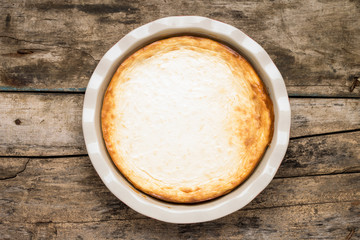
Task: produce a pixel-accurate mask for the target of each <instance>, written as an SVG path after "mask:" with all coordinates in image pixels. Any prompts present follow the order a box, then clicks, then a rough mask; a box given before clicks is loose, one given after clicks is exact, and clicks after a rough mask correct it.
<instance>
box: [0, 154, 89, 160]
mask: <svg viewBox="0 0 360 240" xmlns="http://www.w3.org/2000/svg"><path fill="white" fill-rule="evenodd" d="M88 156H89V155H88V154H73V155H49V156H18V155H17V156H0V158H32V159H46V158H75V157H88Z"/></svg>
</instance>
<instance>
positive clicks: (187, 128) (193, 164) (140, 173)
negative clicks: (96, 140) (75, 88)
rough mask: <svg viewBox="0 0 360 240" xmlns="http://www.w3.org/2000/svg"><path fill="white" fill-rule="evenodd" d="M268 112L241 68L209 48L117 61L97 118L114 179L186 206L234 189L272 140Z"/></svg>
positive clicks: (162, 44)
mask: <svg viewBox="0 0 360 240" xmlns="http://www.w3.org/2000/svg"><path fill="white" fill-rule="evenodd" d="M273 122H274V113H273V104H272V101H271V99H270V97H269V95H268V93H267V90H266V88H265V85H264V83H263V82H262V81H261V79H260V77H259V76H258V74H257V73H256V71H255V69H254V68H253V67H252V66H251V64H250V63H249V62H248V61H247V60H246V59H245V58H244V57H243V56H241V55H240V54H239V53H238V52H236V51H234V50H233V49H232V48H230V47H228V46H226V45H224V44H222V43H219V42H218V41H215V40H212V39H209V38H204V37H194V36H178V37H170V38H166V39H162V40H158V41H155V42H153V43H151V44H149V45H147V46H145V47H143V48H141V49H140V50H138V51H136V52H135V53H133V54H132V55H130V56H129V57H128V58H126V59H125V60H124V61H123V62H122V63H121V65H120V66H119V67H118V69H117V71H116V72H115V74H114V75H113V77H112V79H111V81H110V83H109V85H108V88H107V90H106V93H105V96H104V99H103V105H102V110H101V126H102V133H103V139H104V142H105V145H106V148H107V151H108V153H109V156H110V158H111V159H112V161H113V162H114V164H115V165H116V167H117V168H118V170H119V172H120V173H121V174H122V175H123V176H124V177H125V178H126V179H127V180H128V181H129V182H130V183H131V184H132V185H133V186H134V187H135V188H137V189H138V190H140V191H142V192H144V193H146V194H148V195H150V196H152V197H155V198H158V199H161V200H164V201H168V202H175V203H196V202H202V201H206V200H210V199H214V198H217V197H220V196H222V195H224V194H226V193H228V192H230V191H232V190H233V189H235V188H236V187H237V186H239V185H240V184H241V183H242V182H244V181H245V180H246V179H247V178H248V177H249V175H250V174H251V173H252V172H253V171H254V169H255V168H256V166H257V165H258V163H259V162H260V161H261V159H262V157H263V155H264V153H265V151H266V149H267V147H268V146H269V145H270V143H271V139H272V135H273Z"/></svg>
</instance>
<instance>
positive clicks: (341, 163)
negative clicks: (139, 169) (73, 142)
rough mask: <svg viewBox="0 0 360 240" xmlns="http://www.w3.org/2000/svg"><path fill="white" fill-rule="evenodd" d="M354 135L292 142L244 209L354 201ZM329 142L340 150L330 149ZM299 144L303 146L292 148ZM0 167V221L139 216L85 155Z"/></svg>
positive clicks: (0, 162)
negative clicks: (270, 177) (108, 186)
mask: <svg viewBox="0 0 360 240" xmlns="http://www.w3.org/2000/svg"><path fill="white" fill-rule="evenodd" d="M359 136H360V132H355V133H344V134H335V135H329V136H326V138H325V140H324V137H323V136H321V137H313V138H305V139H297V140H293V141H292V142H291V144H290V146H289V151H288V154H287V155H286V157H285V160H284V162H283V164H282V166H281V167H280V170H279V172H278V174H277V175H276V178H275V179H274V180H273V181H272V182H271V184H270V185H269V186H268V187H267V188H266V189H265V190H264V191H263V192H262V193H261V194H260V195H259V196H258V197H257V198H256V199H255V200H254V201H253V202H251V203H250V204H249V205H248V206H246V207H245V209H265V208H275V207H285V206H293V205H303V204H315V203H316V204H317V203H326V202H348V201H354V200H356V199H359V198H360V173H359V171H360V166H359V162H360V161H359V160H360V152H359V151H360V150H359V149H360V148H359V144H360V143H359V142H358V141H357V140H358V139H359ZM334 142H337V144H338V149H342V152H338V151H337V150H338V149H334V146H333V143H334ZM305 144H306V146H309V148H306V149H304V150H302V151H299V150H297V149H298V148H299V147H301V146H304V145H305ZM314 149H317V151H316V152H314ZM344 152H345V154H344ZM294 159H296V161H294ZM0 166H1V169H2V171H1V172H0V173H1V175H0V179H3V180H2V181H0V192H1V193H2V194H1V196H0V202H1V206H2V211H1V212H0V219H4V220H6V221H10V222H18V221H22V220H23V221H26V222H32V223H35V222H49V221H52V222H83V221H103V220H109V219H135V218H143V216H142V215H140V214H138V213H136V212H135V211H133V210H131V209H129V208H128V207H126V206H125V205H124V204H123V203H121V202H120V201H119V200H118V199H117V198H116V197H115V196H113V195H112V194H111V193H110V192H109V191H108V190H107V189H106V187H105V186H104V185H103V183H102V182H101V180H100V178H99V177H98V175H97V174H96V172H95V170H94V169H93V167H92V165H91V163H90V160H89V158H88V157H85V156H84V157H60V158H36V157H35V158H0ZM334 173H342V174H335V175H331V174H334ZM315 175H316V176H315Z"/></svg>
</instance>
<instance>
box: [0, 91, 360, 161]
mask: <svg viewBox="0 0 360 240" xmlns="http://www.w3.org/2000/svg"><path fill="white" fill-rule="evenodd" d="M83 97H84V96H83V95H82V94H44V93H43V94H34V93H26V94H21V93H0V102H1V103H2V104H1V107H0V108H1V111H2V114H1V115H0V135H1V136H4V137H2V138H0V155H3V156H21V155H22V156H24V155H25V156H53V155H72V154H86V149H85V143H84V139H83V134H82V127H81V117H82V116H81V114H82V105H83ZM290 104H291V109H292V126H291V136H292V137H301V136H306V135H312V134H323V133H330V132H334V131H345V130H354V129H359V128H360V111H359V108H360V99H321V98H316V99H308V98H295V99H291V100H290Z"/></svg>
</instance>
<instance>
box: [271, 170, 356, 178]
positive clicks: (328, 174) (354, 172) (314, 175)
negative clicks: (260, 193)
mask: <svg viewBox="0 0 360 240" xmlns="http://www.w3.org/2000/svg"><path fill="white" fill-rule="evenodd" d="M358 173H360V171H351V170H350V171H344V172H334V173H322V174H308V175H301V176H286V177H277V176H275V177H274V179H287V178H303V177H323V176H335V175H345V174H358Z"/></svg>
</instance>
